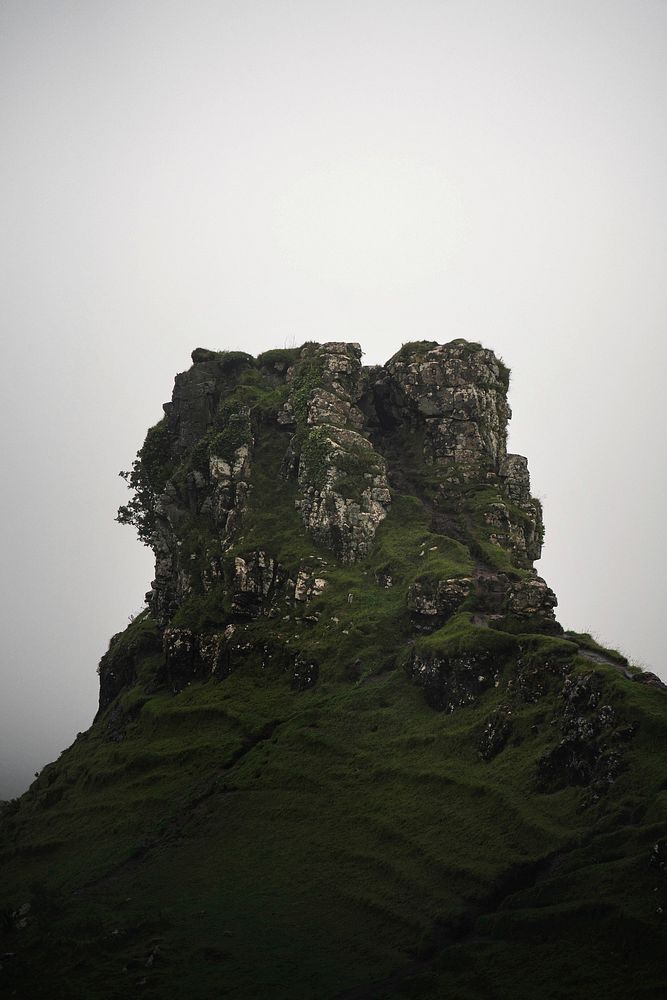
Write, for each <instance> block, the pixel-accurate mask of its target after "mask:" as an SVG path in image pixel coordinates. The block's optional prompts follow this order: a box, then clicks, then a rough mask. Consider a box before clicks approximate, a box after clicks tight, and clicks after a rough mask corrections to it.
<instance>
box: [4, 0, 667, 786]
mask: <svg viewBox="0 0 667 1000" xmlns="http://www.w3.org/2000/svg"><path fill="white" fill-rule="evenodd" d="M666 42H667V6H666V5H665V4H664V2H662V0H660V2H657V0H656V2H650V0H627V2H619V0H599V2H598V0H485V2H475V0H461V2H457V0H451V2H448V0H439V2H429V0H410V2H407V0H405V2H398V0H382V2H371V0H354V2H348V0H337V2H335V3H334V2H332V0H328V2H318V0H305V2H302V0H293V2H289V0H267V2H257V0H239V2H224V0H217V2H202V0H188V2H187V3H186V2H185V0H183V2H169V0H153V2H150V0H145V2H139V0H135V2H129V3H128V2H122V0H120V2H119V0H115V2H114V3H109V2H108V0H106V2H104V3H102V2H96V0H85V2H83V0H82V2H71V0H47V2H35V0H4V2H3V3H2V5H0V101H1V107H0V136H2V156H1V158H0V172H1V184H0V213H1V215H0V220H1V227H2V240H1V243H0V254H1V265H2V266H1V271H0V281H1V283H2V316H3V323H2V329H3V361H4V363H3V365H2V394H1V403H0V405H1V407H2V413H1V415H0V427H1V429H2V468H3V473H4V476H3V479H4V488H3V490H2V508H3V509H2V519H1V522H0V523H1V525H2V555H3V558H2V566H1V578H2V599H1V601H0V615H1V621H0V627H1V631H0V637H1V647H0V648H1V654H0V656H1V662H0V671H1V674H0V677H1V683H2V689H1V690H2V696H1V701H0V798H7V797H10V796H14V795H16V794H18V793H19V792H21V791H22V790H23V789H24V788H25V787H26V786H27V784H28V783H29V781H30V779H31V777H32V774H33V772H34V771H36V770H38V769H40V768H41V767H42V766H43V765H44V764H45V763H47V762H48V761H49V760H51V759H54V758H55V757H57V756H58V754H59V753H60V751H61V750H62V749H64V748H65V747H66V746H67V745H68V744H69V743H71V741H72V740H73V738H74V737H75V735H76V732H77V731H78V730H83V729H85V728H87V727H88V725H89V724H90V722H91V720H92V718H93V715H94V713H95V710H96V701H97V677H96V673H95V668H96V665H97V663H98V661H99V658H100V656H101V655H102V653H103V652H104V651H105V649H106V648H107V644H108V640H109V638H110V636H111V635H112V634H113V633H115V632H117V631H120V630H121V629H123V628H124V627H125V625H126V624H127V622H128V618H129V616H130V615H132V614H136V613H137V612H138V611H139V610H140V609H141V607H142V602H143V595H144V593H145V591H146V590H147V589H148V586H149V584H150V581H151V579H152V559H151V555H150V552H149V551H148V550H147V549H145V548H143V547H142V546H141V544H140V543H139V541H138V540H137V538H136V536H135V535H134V533H133V531H132V529H130V528H127V527H121V526H120V525H118V524H116V523H115V522H114V516H115V512H116V509H117V507H118V505H119V504H120V503H123V502H125V500H126V488H125V485H124V483H123V482H122V480H120V479H119V478H118V472H119V470H120V469H127V468H129V466H130V464H131V462H132V459H133V457H134V454H135V452H136V451H137V449H138V447H139V446H140V445H141V443H142V441H143V437H144V434H145V431H146V429H147V427H148V426H149V425H151V424H153V423H155V422H156V421H157V420H158V419H159V418H160V416H161V413H162V411H161V404H162V403H163V402H164V401H165V400H166V399H168V398H169V396H170V394H171V388H172V384H173V378H174V375H175V373H176V372H178V371H182V370H183V369H185V368H187V367H188V366H189V363H190V361H189V354H190V351H191V350H192V349H193V348H194V347H197V346H205V347H210V348H215V349H225V348H231V349H243V350H247V351H250V352H252V353H257V352H259V351H262V350H266V349H268V348H271V347H281V346H285V345H292V344H295V343H296V344H299V343H301V342H302V341H304V340H318V341H325V340H354V341H359V342H360V343H361V344H362V347H363V349H364V351H365V352H366V358H365V360H366V362H367V363H378V362H383V361H385V360H387V358H389V357H390V356H391V354H393V353H394V351H395V350H397V349H398V348H399V347H400V345H401V343H403V342H404V341H407V340H414V339H422V338H427V339H433V340H438V341H440V342H445V341H447V340H451V339H453V338H454V337H466V338H468V339H470V340H479V341H481V342H482V343H483V344H484V345H485V346H488V347H490V348H492V349H493V350H495V351H496V352H497V353H498V354H499V355H501V356H502V357H503V359H504V360H505V362H506V363H507V364H508V365H509V366H510V367H511V369H512V382H511V389H510V402H511V405H512V408H513V411H514V417H513V420H512V423H511V430H510V447H511V449H512V450H513V451H517V452H519V453H521V454H525V455H527V456H528V459H529V464H530V469H531V473H532V484H533V491H534V493H535V494H536V495H537V496H539V497H540V498H541V499H542V501H543V503H544V510H545V522H546V532H547V534H546V545H545V550H544V555H543V558H542V560H541V562H540V563H538V564H537V568H538V571H539V572H540V574H541V575H543V576H544V577H545V578H546V580H547V582H548V583H549V584H550V586H551V587H552V588H553V589H554V590H555V591H556V593H557V595H558V597H559V609H558V615H559V619H560V620H561V622H563V623H564V625H565V626H566V627H571V628H575V629H577V630H586V631H592V632H593V633H594V634H595V635H597V636H598V637H599V638H600V639H601V640H602V641H604V642H605V643H607V644H610V645H613V646H615V647H617V648H620V649H621V650H623V651H624V652H626V654H627V655H628V656H629V657H630V658H631V660H632V661H633V662H635V663H640V664H644V665H645V666H647V667H649V668H650V669H652V670H654V671H655V672H657V673H660V674H662V676H663V677H667V669H666V665H665V661H664V656H663V642H662V632H663V620H664V609H663V605H664V595H665V586H664V585H665V566H666V565H667V558H666V555H667V554H666V552H665V548H666V545H665V531H664V526H663V525H664V515H663V507H664V498H665V450H664V444H663V436H664V430H665V425H666V421H665V416H666V413H665V402H664V398H665V393H664V385H663V383H664V379H665V362H666V361H667V357H666V355H667V348H666V346H665V337H664V316H665V305H666V303H665V299H666V297H667V293H666V291H665V289H666V283H665V280H664V277H665V265H666V263H667V261H666V256H667V254H666V250H665V232H666V231H667V228H666V222H667V219H666V218H665V216H666V211H665V209H666V202H667V198H666V193H665V184H664V177H665V168H666V163H665V130H664V123H665V120H667V99H666V98H667V88H666V86H665V69H664V65H665V62H664V53H665V44H666Z"/></svg>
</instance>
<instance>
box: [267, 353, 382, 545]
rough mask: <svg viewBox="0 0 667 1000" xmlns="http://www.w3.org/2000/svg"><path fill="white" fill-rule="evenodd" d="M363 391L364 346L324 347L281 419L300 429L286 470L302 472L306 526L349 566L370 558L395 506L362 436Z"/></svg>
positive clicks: (309, 358) (295, 381)
mask: <svg viewBox="0 0 667 1000" xmlns="http://www.w3.org/2000/svg"><path fill="white" fill-rule="evenodd" d="M361 392H362V372H361V348H360V347H359V345H358V344H339V343H331V344H323V345H322V346H321V347H313V348H312V350H311V351H310V352H308V353H306V355H305V357H303V358H302V360H301V363H300V365H297V366H296V368H295V371H294V373H293V376H292V379H291V393H290V398H289V400H288V402H287V403H286V405H285V408H284V411H283V414H282V421H283V423H287V422H288V421H291V422H293V423H294V425H295V427H296V434H295V437H294V439H293V441H292V444H291V447H290V452H289V453H288V454H289V458H288V462H287V463H286V470H287V472H288V474H289V473H290V472H293V471H294V468H295V466H296V468H297V470H298V471H297V479H298V483H299V487H300V491H301V496H300V498H299V499H298V501H297V505H298V508H299V510H300V512H301V516H302V518H303V523H304V526H305V527H306V528H307V530H308V531H310V533H311V534H312V535H313V537H314V538H315V539H316V540H317V541H318V542H319V543H320V544H322V545H324V546H326V547H327V548H330V549H331V550H332V551H333V552H335V553H336V555H337V556H338V557H339V558H340V559H341V560H342V561H343V562H355V561H356V560H358V559H363V558H364V557H365V556H367V555H368V553H369V552H370V548H371V545H372V544H373V539H374V537H375V532H376V530H377V528H378V526H379V525H380V524H381V522H382V521H383V520H384V518H385V517H386V516H387V511H388V509H389V506H390V503H391V494H390V491H389V484H388V482H387V477H386V463H385V460H384V459H383V457H382V456H381V455H379V454H378V453H377V452H376V451H375V450H374V448H373V446H372V444H371V442H370V441H369V439H368V437H367V436H365V435H364V434H363V432H362V428H363V425H364V415H363V413H362V412H361V410H360V409H359V406H358V405H357V404H358V402H359V400H360V397H361ZM297 454H298V460H297V461H294V459H293V458H292V457H291V456H293V455H297Z"/></svg>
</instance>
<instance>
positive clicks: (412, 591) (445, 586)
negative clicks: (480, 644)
mask: <svg viewBox="0 0 667 1000" xmlns="http://www.w3.org/2000/svg"><path fill="white" fill-rule="evenodd" d="M472 586H473V581H472V579H471V578H470V577H451V578H449V579H445V580H417V581H416V582H415V583H413V584H412V586H411V587H410V588H409V590H408V608H409V609H410V610H411V611H412V613H413V615H414V616H416V617H417V618H418V619H425V620H426V623H427V624H428V625H429V626H430V627H432V628H434V627H436V626H439V625H442V624H443V623H444V622H445V621H446V620H447V618H450V617H451V616H452V615H453V614H454V612H455V611H456V610H457V608H458V607H459V606H460V605H461V604H462V603H463V601H465V599H466V597H467V596H468V594H469V593H470V591H471V589H472Z"/></svg>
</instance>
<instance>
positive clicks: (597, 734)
mask: <svg viewBox="0 0 667 1000" xmlns="http://www.w3.org/2000/svg"><path fill="white" fill-rule="evenodd" d="M602 689H603V685H602V678H601V677H600V676H599V675H597V674H595V673H590V674H579V675H575V676H568V677H566V678H565V682H564V684H563V689H562V692H561V701H562V710H561V713H560V733H561V739H560V741H559V742H558V744H557V745H556V746H555V747H553V748H552V749H551V750H549V751H547V752H546V753H545V754H544V755H543V756H542V758H541V759H540V761H539V769H538V774H539V780H540V782H541V784H542V786H543V787H545V788H547V789H551V790H555V789H558V788H564V787H566V786H567V785H582V786H586V787H588V788H589V789H590V795H591V798H592V800H593V801H595V800H596V799H598V798H599V797H600V795H602V794H603V793H604V792H606V791H607V790H608V789H609V787H610V786H611V785H612V784H613V782H614V781H615V780H616V778H617V777H618V775H619V774H620V772H621V770H622V768H623V752H622V751H623V746H624V744H626V743H627V742H628V741H629V740H631V739H632V737H633V735H634V729H633V727H632V726H629V727H628V726H627V725H619V722H620V720H619V719H618V718H617V715H616V713H615V711H614V709H613V708H612V706H611V705H609V704H603V703H602Z"/></svg>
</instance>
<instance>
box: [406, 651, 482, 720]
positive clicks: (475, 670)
mask: <svg viewBox="0 0 667 1000" xmlns="http://www.w3.org/2000/svg"><path fill="white" fill-rule="evenodd" d="M500 669H501V663H500V661H499V659H498V658H497V657H496V656H494V654H493V653H491V652H490V651H488V650H482V651H479V652H468V653H466V652H463V653H459V654H457V655H452V656H440V655H438V654H432V655H425V654H420V653H417V652H413V655H412V659H411V661H410V666H409V672H410V675H411V677H412V679H413V681H414V682H415V683H416V684H418V685H419V686H420V687H422V688H423V689H424V696H425V698H426V701H427V702H428V704H429V705H430V706H431V707H432V708H436V709H438V710H439V711H446V712H453V711H455V710H456V709H457V708H462V707H463V706H464V705H471V704H473V703H474V702H475V701H477V699H478V698H479V696H480V695H481V694H482V693H483V692H484V691H486V690H487V689H488V688H491V687H494V686H495V685H496V683H497V681H498V678H499V675H500Z"/></svg>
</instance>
